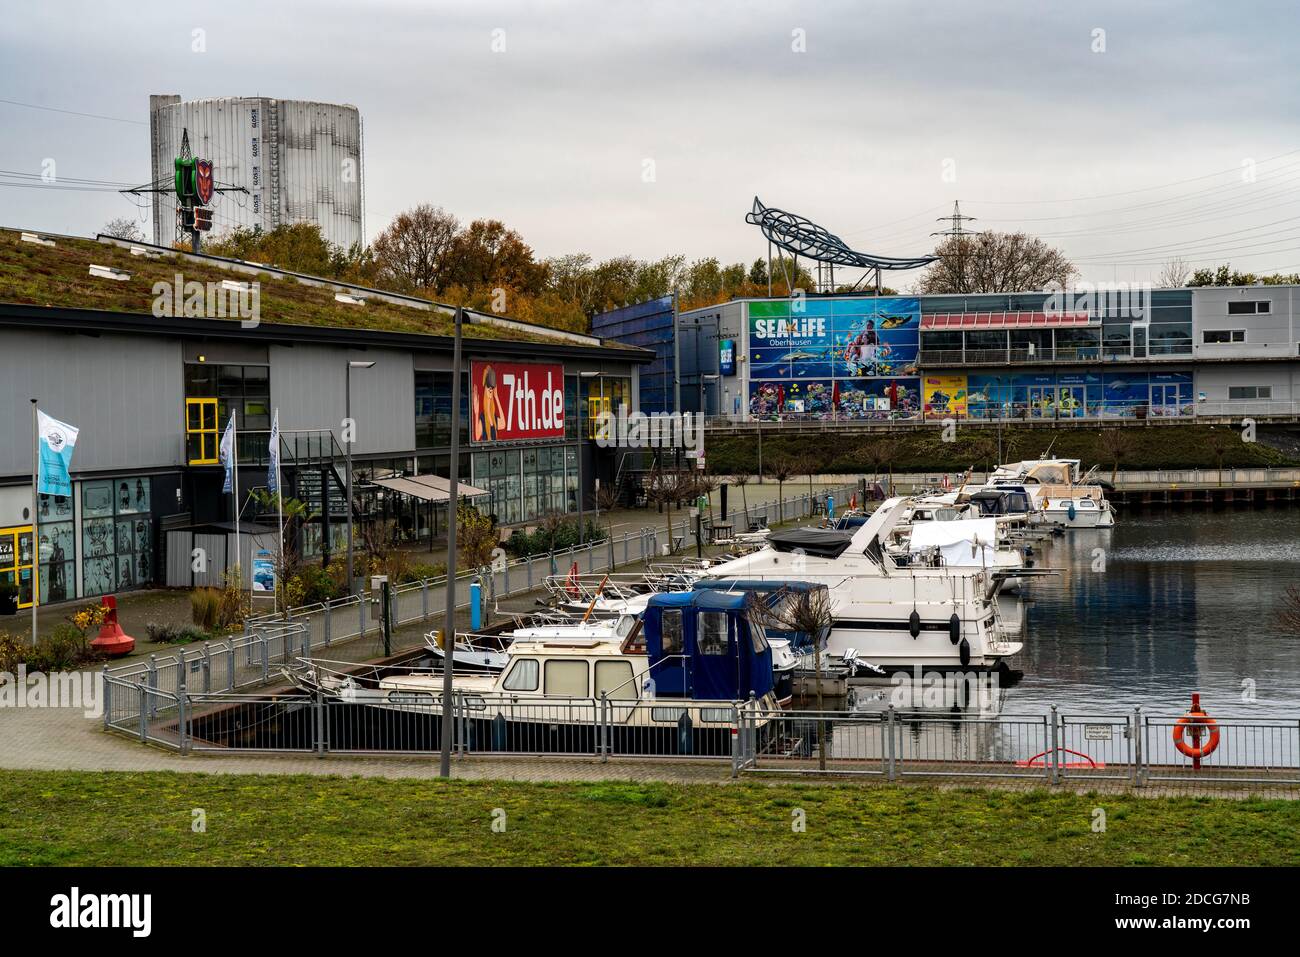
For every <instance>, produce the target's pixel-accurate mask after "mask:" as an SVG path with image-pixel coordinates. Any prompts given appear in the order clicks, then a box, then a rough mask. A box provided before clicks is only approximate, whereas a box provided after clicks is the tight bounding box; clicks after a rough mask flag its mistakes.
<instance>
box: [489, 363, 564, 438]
mask: <svg viewBox="0 0 1300 957" xmlns="http://www.w3.org/2000/svg"><path fill="white" fill-rule="evenodd" d="M469 382H470V386H469V395H470V398H469V414H470V440H471V442H475V443H483V442H500V441H505V440H507V439H558V438H563V437H564V411H565V410H564V366H562V365H560V364H559V363H525V362H472V363H470V379H469Z"/></svg>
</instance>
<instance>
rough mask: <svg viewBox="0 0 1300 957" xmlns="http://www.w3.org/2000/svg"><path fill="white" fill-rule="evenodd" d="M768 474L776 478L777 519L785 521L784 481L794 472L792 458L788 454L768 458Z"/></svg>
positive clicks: (788, 479)
mask: <svg viewBox="0 0 1300 957" xmlns="http://www.w3.org/2000/svg"><path fill="white" fill-rule="evenodd" d="M767 470H768V474H770V475H771V476H772V478H774V479H776V514H777V519H776V520H777V521H778V522H784V521H785V493H784V491H783V489H784V488H785V483H786V482H788V481H790V479H791V478H792V477H793V476H794V475H795V474H796V473H795V464H794V460H793V459H792V458H790V457H789V456H788V455H778V456H777V457H776V458H774V459H772V460H770V461H769V462H768V466H767Z"/></svg>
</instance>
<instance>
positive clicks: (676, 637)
mask: <svg viewBox="0 0 1300 957" xmlns="http://www.w3.org/2000/svg"><path fill="white" fill-rule="evenodd" d="M659 621H660V626H659V628H660V631H661V632H663V638H664V657H667V656H668V655H680V654H681V653H682V610H681V609H680V608H665V609H664V610H663V612H662V614H661V617H660V619H659Z"/></svg>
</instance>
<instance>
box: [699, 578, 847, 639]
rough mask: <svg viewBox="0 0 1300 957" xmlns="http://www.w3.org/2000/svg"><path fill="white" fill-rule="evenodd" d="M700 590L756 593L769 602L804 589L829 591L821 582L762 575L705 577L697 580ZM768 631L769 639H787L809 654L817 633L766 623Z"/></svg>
mask: <svg viewBox="0 0 1300 957" xmlns="http://www.w3.org/2000/svg"><path fill="white" fill-rule="evenodd" d="M695 590H696V591H706V590H711V591H721V592H726V593H727V594H731V595H743V594H747V593H751V592H752V593H755V594H758V595H760V596H762V598H763V599H764V600H765V601H767V602H768V603H769V604H771V603H773V602H777V601H791V600H794V598H795V596H797V595H799V594H801V593H803V592H812V591H826V590H827V588H826V585H825V584H823V583H821V582H792V581H777V580H773V579H761V578H701V579H700V580H699V581H697V582H696V583H695ZM764 633H765V634H766V635H767V637H768V638H769V639H784V640H785V641H788V642H789V643H790V648H791V650H792V651H793V652H794V653H795V654H796V655H800V654H805V653H808V652H811V651H812V650H813V636H812V635H810V634H808V632H806V631H785V630H783V629H780V628H773V627H771V626H770V625H768V626H766V627H765V629H764Z"/></svg>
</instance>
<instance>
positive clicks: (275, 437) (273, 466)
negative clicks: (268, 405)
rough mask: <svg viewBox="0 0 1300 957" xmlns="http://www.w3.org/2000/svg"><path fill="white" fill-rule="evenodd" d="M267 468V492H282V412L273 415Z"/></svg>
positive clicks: (278, 411) (277, 411)
mask: <svg viewBox="0 0 1300 957" xmlns="http://www.w3.org/2000/svg"><path fill="white" fill-rule="evenodd" d="M269 451H270V453H271V454H270V456H269V457H268V458H267V466H266V490H267V491H268V492H271V493H279V491H280V410H279V409H276V410H275V412H273V413H272V414H271V448H270V450H269Z"/></svg>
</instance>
